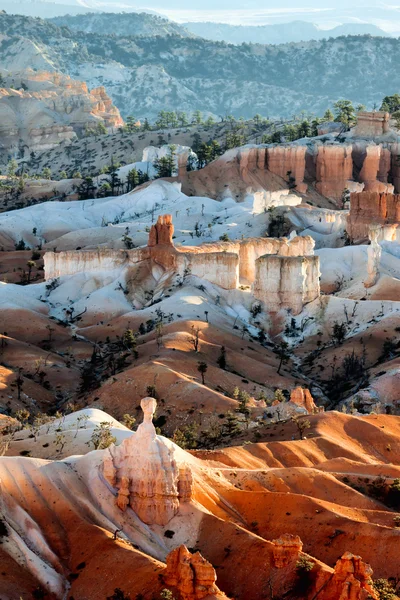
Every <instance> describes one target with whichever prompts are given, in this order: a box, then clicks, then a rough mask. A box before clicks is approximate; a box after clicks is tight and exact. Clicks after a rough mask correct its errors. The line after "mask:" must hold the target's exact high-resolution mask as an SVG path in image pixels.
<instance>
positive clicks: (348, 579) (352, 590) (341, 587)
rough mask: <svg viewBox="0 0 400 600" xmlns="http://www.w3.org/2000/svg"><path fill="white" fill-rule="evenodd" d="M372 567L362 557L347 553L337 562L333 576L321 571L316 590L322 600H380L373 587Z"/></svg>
mask: <svg viewBox="0 0 400 600" xmlns="http://www.w3.org/2000/svg"><path fill="white" fill-rule="evenodd" d="M372 574H373V571H372V569H371V567H370V566H369V565H368V564H366V563H365V562H363V561H362V559H361V557H360V556H355V555H354V554H351V552H345V553H344V554H343V556H342V557H341V558H339V560H338V561H337V563H336V565H335V569H334V572H333V575H330V574H327V573H326V572H324V571H319V573H318V576H317V582H316V588H317V590H320V593H319V594H318V598H319V599H320V600H368V599H369V600H378V596H377V593H376V591H375V590H374V588H373V586H372Z"/></svg>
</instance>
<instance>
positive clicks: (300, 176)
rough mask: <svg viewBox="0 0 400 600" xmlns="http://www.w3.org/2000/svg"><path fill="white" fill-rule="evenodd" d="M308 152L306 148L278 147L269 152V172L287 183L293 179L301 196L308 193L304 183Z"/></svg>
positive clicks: (270, 149) (269, 149)
mask: <svg viewBox="0 0 400 600" xmlns="http://www.w3.org/2000/svg"><path fill="white" fill-rule="evenodd" d="M306 151H307V147H306V146H276V147H274V148H268V150H267V168H268V170H269V171H271V173H275V174H276V175H279V177H282V179H284V180H285V181H288V179H289V178H292V179H293V180H294V181H293V186H294V188H295V190H296V191H297V192H299V193H301V194H305V193H306V191H307V185H306V184H305V183H304V173H305V169H306Z"/></svg>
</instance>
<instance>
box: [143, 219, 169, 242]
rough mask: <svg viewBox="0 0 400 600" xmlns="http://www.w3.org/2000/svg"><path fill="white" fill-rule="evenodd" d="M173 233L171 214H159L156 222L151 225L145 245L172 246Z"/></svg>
mask: <svg viewBox="0 0 400 600" xmlns="http://www.w3.org/2000/svg"><path fill="white" fill-rule="evenodd" d="M173 235H174V226H173V224H172V215H160V216H159V217H158V219H157V223H156V224H155V225H152V226H151V229H150V233H149V241H148V242H147V245H148V246H149V247H150V248H152V247H153V246H173V245H174V242H173V241H172V236H173Z"/></svg>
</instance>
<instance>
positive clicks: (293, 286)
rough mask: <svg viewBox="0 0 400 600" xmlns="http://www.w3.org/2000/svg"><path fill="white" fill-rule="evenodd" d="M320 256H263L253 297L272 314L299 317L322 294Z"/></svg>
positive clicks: (258, 264)
mask: <svg viewBox="0 0 400 600" xmlns="http://www.w3.org/2000/svg"><path fill="white" fill-rule="evenodd" d="M319 276H320V269H319V257H318V256H298V257H293V256H289V257H288V256H268V255H267V256H261V257H260V258H259V259H257V261H256V278H255V281H254V284H253V294H254V296H255V297H256V298H257V299H258V300H260V301H261V302H262V303H263V304H265V306H266V309H267V310H268V311H269V312H278V311H279V310H281V309H282V308H286V309H290V310H291V311H292V313H293V314H295V315H296V314H299V313H300V312H301V311H302V310H303V306H304V305H305V304H307V303H308V302H312V300H315V299H316V298H318V297H319V295H320V285H319Z"/></svg>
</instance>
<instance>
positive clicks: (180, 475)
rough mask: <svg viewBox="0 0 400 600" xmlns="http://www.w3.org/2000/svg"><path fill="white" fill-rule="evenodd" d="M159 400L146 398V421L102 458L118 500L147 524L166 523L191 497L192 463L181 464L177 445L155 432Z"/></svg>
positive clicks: (108, 480)
mask: <svg viewBox="0 0 400 600" xmlns="http://www.w3.org/2000/svg"><path fill="white" fill-rule="evenodd" d="M156 405H157V402H156V400H155V399H154V398H143V400H142V401H141V407H142V409H143V413H144V419H143V423H141V425H139V427H138V429H137V432H136V433H134V434H133V435H132V436H131V437H129V438H127V439H126V440H124V442H122V444H121V445H120V446H112V447H111V448H110V449H109V450H108V451H107V453H106V454H105V456H104V459H103V475H104V478H105V479H106V480H107V482H108V483H109V484H110V486H112V487H113V488H115V489H116V490H117V492H118V493H117V497H116V504H117V506H118V508H120V509H121V510H122V511H125V510H126V509H127V508H128V506H129V507H130V508H131V509H132V510H133V511H134V512H135V513H136V514H137V515H138V517H139V518H140V519H141V520H142V521H143V522H144V523H146V524H148V525H166V524H167V523H169V521H171V519H172V518H173V517H174V516H175V515H176V513H177V512H178V509H179V504H180V502H181V501H182V502H187V501H189V500H190V498H191V488H192V479H191V472H190V469H189V467H187V466H186V465H180V466H178V465H177V463H176V460H175V456H174V447H173V445H171V444H168V442H167V441H166V440H165V438H163V437H162V436H158V435H157V434H156V430H155V427H154V425H153V421H152V419H153V416H154V412H155V409H156Z"/></svg>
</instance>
